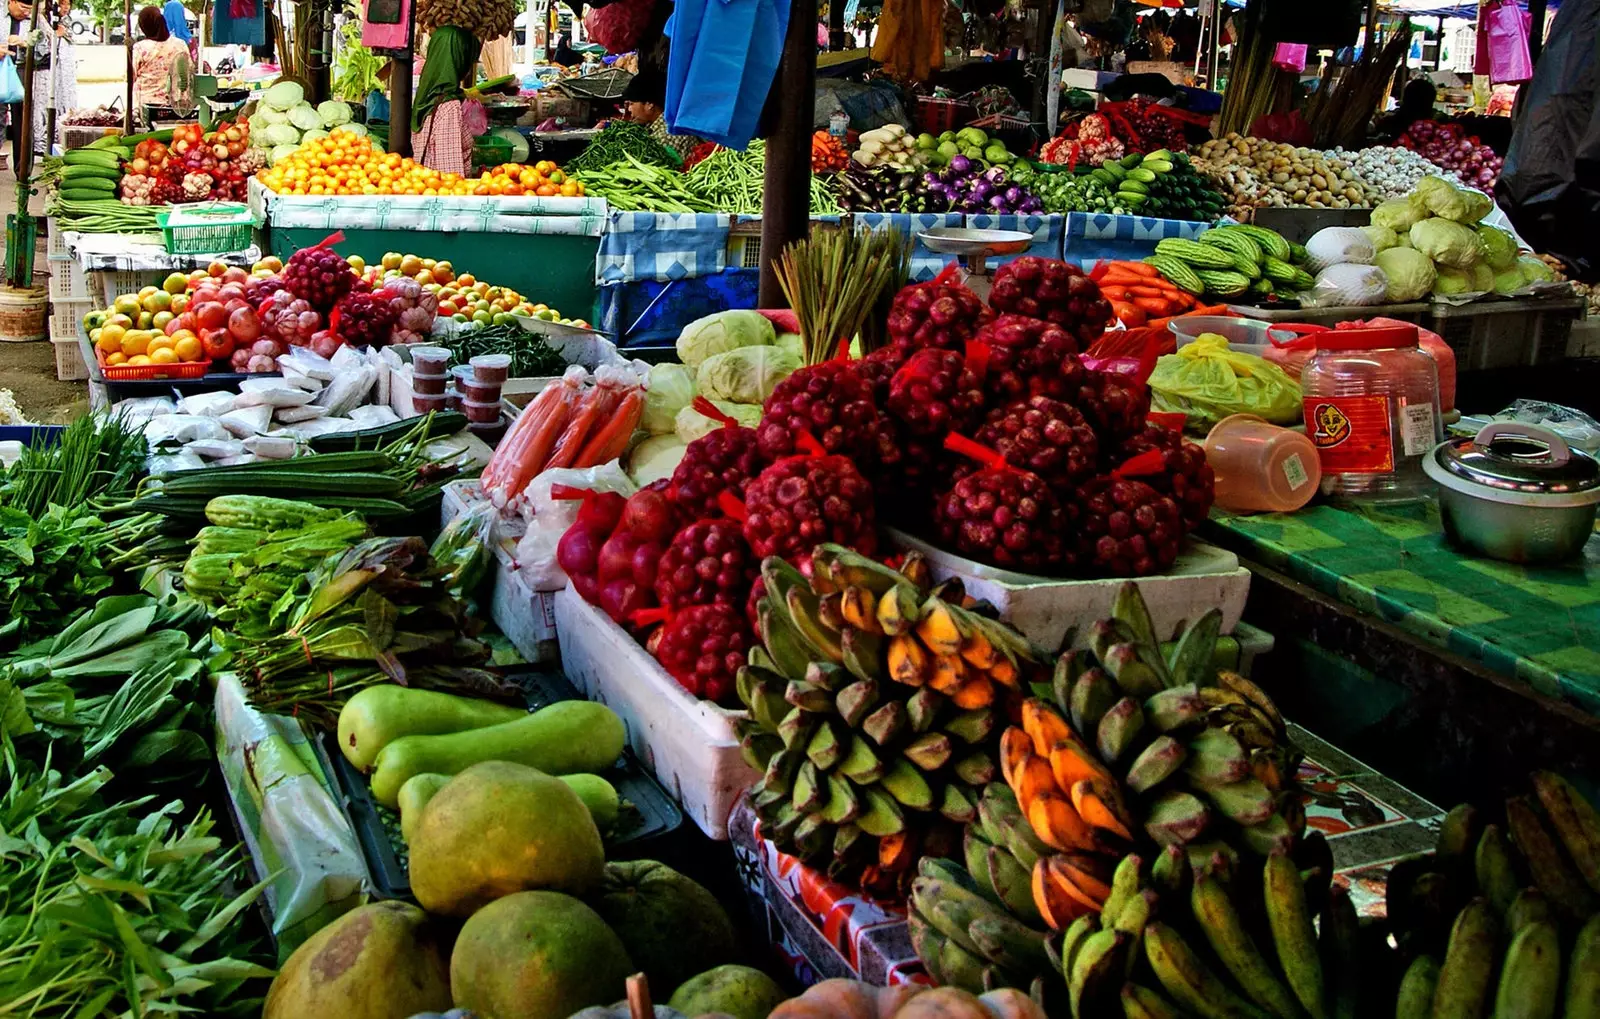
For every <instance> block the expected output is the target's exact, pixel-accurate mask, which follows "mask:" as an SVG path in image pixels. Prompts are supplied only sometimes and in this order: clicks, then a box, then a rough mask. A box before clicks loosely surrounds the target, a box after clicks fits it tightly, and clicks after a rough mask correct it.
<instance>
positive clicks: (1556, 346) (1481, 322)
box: [1433, 297, 1585, 371]
mask: <svg viewBox="0 0 1600 1019" xmlns="http://www.w3.org/2000/svg"><path fill="white" fill-rule="evenodd" d="M1584 307H1585V306H1584V300H1583V298H1581V297H1543V298H1541V297H1529V298H1519V299H1514V300H1509V301H1495V300H1485V301H1473V302H1472V303H1471V304H1463V305H1459V306H1452V305H1448V304H1436V305H1434V307H1433V331H1434V332H1436V333H1438V334H1439V336H1440V337H1441V338H1442V339H1443V340H1444V341H1445V342H1446V343H1448V344H1449V345H1450V349H1451V350H1453V351H1455V355H1456V370H1457V371H1481V370H1483V369H1485V368H1514V367H1523V366H1532V365H1546V364H1554V363H1555V362H1557V361H1560V360H1561V359H1563V358H1565V357H1566V356H1567V341H1568V340H1570V339H1571V337H1572V324H1573V323H1574V322H1577V321H1578V320H1579V319H1582V318H1583V317H1584Z"/></svg>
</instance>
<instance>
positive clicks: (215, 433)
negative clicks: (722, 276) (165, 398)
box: [144, 414, 228, 447]
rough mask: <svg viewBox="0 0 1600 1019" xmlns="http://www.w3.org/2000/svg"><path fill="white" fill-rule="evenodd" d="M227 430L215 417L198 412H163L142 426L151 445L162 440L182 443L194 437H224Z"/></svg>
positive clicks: (160, 442)
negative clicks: (203, 415) (204, 415)
mask: <svg viewBox="0 0 1600 1019" xmlns="http://www.w3.org/2000/svg"><path fill="white" fill-rule="evenodd" d="M227 437H228V430H227V429H226V428H224V427H223V426H222V425H221V424H219V423H218V419H217V418H208V417H201V416H200V415H198V414H163V415H161V416H160V417H157V418H151V419H150V423H149V424H147V425H145V426H144V438H145V441H146V442H148V443H149V444H150V445H151V446H152V447H153V446H159V445H161V444H162V443H164V442H167V443H177V444H179V445H183V444H185V443H189V442H193V441H195V440H196V439H226V438H227Z"/></svg>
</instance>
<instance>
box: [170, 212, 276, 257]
mask: <svg viewBox="0 0 1600 1019" xmlns="http://www.w3.org/2000/svg"><path fill="white" fill-rule="evenodd" d="M173 219H179V220H180V222H178V223H172V222H171V221H172V220H173ZM156 223H157V225H159V226H160V227H161V233H162V236H163V237H164V238H165V240H166V246H167V254H169V255H212V254H222V253H224V252H229V251H242V250H244V249H245V248H248V247H249V246H250V232H251V230H253V229H254V228H255V217H253V216H251V215H250V209H249V208H248V207H246V206H244V205H241V204H239V203H238V202H199V203H195V204H192V205H174V206H173V207H172V211H171V212H158V213H156Z"/></svg>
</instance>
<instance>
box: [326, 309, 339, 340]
mask: <svg viewBox="0 0 1600 1019" xmlns="http://www.w3.org/2000/svg"><path fill="white" fill-rule="evenodd" d="M340 317H341V316H340V314H339V309H338V308H335V309H333V310H332V311H330V312H328V332H330V333H332V334H333V335H335V336H338V335H339V319H340Z"/></svg>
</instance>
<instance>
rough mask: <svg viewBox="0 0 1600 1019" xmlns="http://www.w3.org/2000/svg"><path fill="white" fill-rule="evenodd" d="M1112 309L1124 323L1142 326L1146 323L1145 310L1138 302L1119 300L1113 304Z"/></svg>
mask: <svg viewBox="0 0 1600 1019" xmlns="http://www.w3.org/2000/svg"><path fill="white" fill-rule="evenodd" d="M1111 311H1112V314H1114V315H1116V316H1117V319H1118V320H1119V321H1120V322H1121V323H1122V324H1123V325H1126V326H1142V325H1144V323H1145V317H1146V316H1145V310H1144V309H1143V308H1141V307H1139V306H1138V305H1137V304H1128V303H1125V302H1121V301H1118V302H1116V303H1113V304H1112V305H1111Z"/></svg>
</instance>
